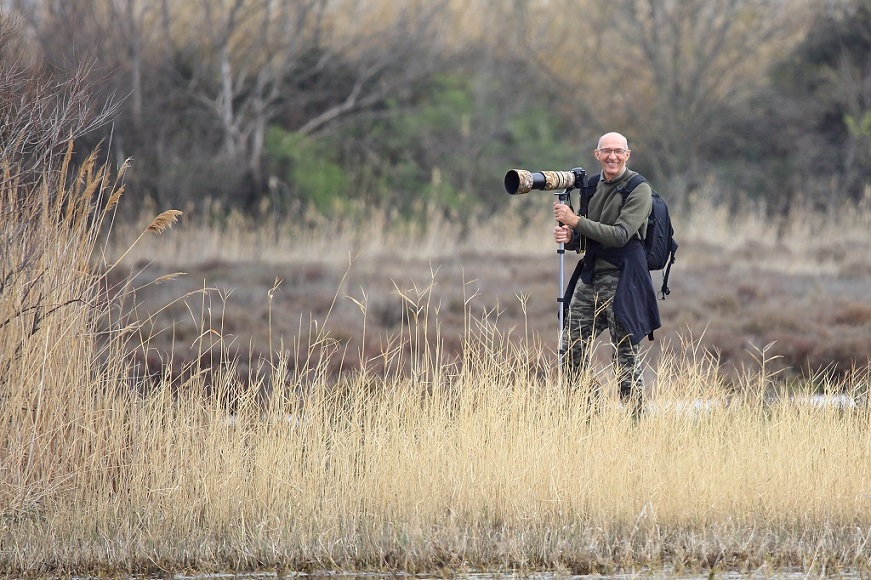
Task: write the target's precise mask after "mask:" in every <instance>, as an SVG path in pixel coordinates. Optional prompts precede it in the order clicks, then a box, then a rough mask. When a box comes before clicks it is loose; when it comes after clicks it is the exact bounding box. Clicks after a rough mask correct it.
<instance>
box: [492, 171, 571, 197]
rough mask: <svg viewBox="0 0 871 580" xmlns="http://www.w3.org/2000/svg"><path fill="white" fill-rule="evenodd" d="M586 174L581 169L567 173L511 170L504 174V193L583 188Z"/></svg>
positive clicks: (513, 193) (514, 193)
mask: <svg viewBox="0 0 871 580" xmlns="http://www.w3.org/2000/svg"><path fill="white" fill-rule="evenodd" d="M585 176H586V172H585V171H584V169H583V168H582V167H575V168H574V169H571V170H569V171H535V172H533V171H527V170H525V169H511V170H509V171H508V173H506V174H505V191H507V192H508V193H509V194H511V195H518V194H521V193H529V192H530V191H532V190H533V189H542V190H545V191H552V190H554V189H572V188H574V187H577V188H583V186H584V177H585Z"/></svg>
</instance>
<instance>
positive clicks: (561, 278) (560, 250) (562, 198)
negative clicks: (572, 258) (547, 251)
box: [556, 189, 571, 374]
mask: <svg viewBox="0 0 871 580" xmlns="http://www.w3.org/2000/svg"><path fill="white" fill-rule="evenodd" d="M570 192H571V189H566V190H565V191H561V192H559V193H557V194H556V195H557V198H558V199H559V202H560V203H566V201H568V199H569V193H570ZM557 223H558V224H559V225H563V223H562V222H557ZM556 253H557V256H558V262H559V274H558V281H557V283H558V286H557V297H556V303H557V308H558V309H559V311H558V312H557V319H558V320H559V328H558V329H557V365H558V367H557V372H558V373H560V374H562V370H563V356H565V345H564V344H563V340H564V338H565V336H564V335H565V333H564V332H563V328H564V326H563V325H564V323H565V320H563V318H564V316H565V307H564V302H565V300H566V297H565V261H566V245H565V244H564V243H562V242H560V243H559V246H558V247H557V251H556ZM569 299H571V296H570V297H569Z"/></svg>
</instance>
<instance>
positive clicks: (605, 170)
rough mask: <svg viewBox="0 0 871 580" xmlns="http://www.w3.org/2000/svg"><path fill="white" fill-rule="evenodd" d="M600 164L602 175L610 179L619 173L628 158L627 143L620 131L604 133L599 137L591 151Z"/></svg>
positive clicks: (621, 171)
mask: <svg viewBox="0 0 871 580" xmlns="http://www.w3.org/2000/svg"><path fill="white" fill-rule="evenodd" d="M593 153H594V154H595V155H596V159H598V160H599V163H600V164H601V165H602V177H604V178H605V181H611V180H612V179H614V178H615V177H617V176H618V175H620V174H621V173H623V169H624V168H625V167H626V161H628V160H629V143H628V142H627V141H626V137H624V136H623V135H621V134H620V133H606V134H604V135H602V137H601V138H600V139H599V147H598V149H596V150H595V151H594V152H593Z"/></svg>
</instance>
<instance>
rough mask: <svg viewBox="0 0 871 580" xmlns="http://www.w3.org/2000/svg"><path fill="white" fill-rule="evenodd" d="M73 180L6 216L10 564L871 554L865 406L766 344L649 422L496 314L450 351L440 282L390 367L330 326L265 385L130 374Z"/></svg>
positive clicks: (662, 565)
mask: <svg viewBox="0 0 871 580" xmlns="http://www.w3.org/2000/svg"><path fill="white" fill-rule="evenodd" d="M69 171H71V176H73V177H75V178H74V179H70V180H69V181H68V185H67V186H65V188H64V189H62V190H61V191H58V192H52V191H42V192H41V194H42V195H41V196H40V197H38V198H36V197H29V198H27V202H25V203H20V202H13V200H16V199H18V200H20V199H22V196H20V195H18V193H20V192H14V191H9V190H7V191H4V192H3V197H2V200H3V202H2V203H3V206H2V208H0V209H2V212H3V215H4V221H3V224H4V225H3V228H4V230H3V235H4V241H5V242H7V243H5V244H4V252H5V254H4V261H3V268H4V270H3V279H4V280H5V281H6V282H5V285H4V286H3V288H2V292H3V293H2V298H3V300H2V302H0V313H2V315H0V322H3V323H4V326H3V334H2V338H0V355H2V363H0V364H2V366H3V376H2V378H0V389H2V390H0V397H2V398H0V407H2V409H0V411H2V414H0V482H2V485H0V510H2V511H0V570H2V571H3V572H5V573H8V574H27V573H30V574H34V575H38V574H46V573H53V574H57V573H67V574H82V573H148V572H152V573H167V572H171V571H178V570H200V571H246V570H263V569H270V570H277V571H279V572H284V571H291V570H293V571H316V570H338V569H344V570H374V571H408V572H428V573H435V572H438V573H443V574H448V573H455V572H462V571H469V570H498V571H506V570H519V571H526V572H528V571H533V570H545V569H546V570H555V571H557V572H566V573H569V572H570V573H589V572H603V573H607V572H611V571H616V570H643V569H653V570H659V569H668V570H671V571H696V572H697V571H701V570H705V571H716V570H719V569H722V570H727V569H728V570H740V571H746V572H752V571H758V570H768V571H779V570H784V569H793V568H795V569H799V570H803V571H808V572H816V573H820V572H831V571H839V570H847V569H849V570H860V571H865V572H867V571H869V569H871V562H869V557H868V554H869V553H871V550H869V539H871V495H869V494H871V430H869V415H868V410H867V407H865V406H862V405H860V406H855V407H850V408H846V409H840V408H837V407H833V406H823V407H815V406H810V405H800V404H797V403H796V402H795V401H794V400H793V399H789V398H783V397H771V392H772V388H773V384H772V381H771V380H770V376H769V374H768V371H767V369H766V364H765V359H764V357H760V364H759V368H758V369H756V370H755V371H754V372H751V373H748V375H747V376H746V377H745V378H744V379H743V381H742V383H741V385H739V388H737V389H736V388H734V387H732V386H729V387H727V386H726V383H725V382H724V381H722V380H721V378H720V376H719V375H718V369H717V364H716V360H715V357H714V356H712V355H711V354H710V353H706V352H703V351H701V350H700V349H699V348H698V346H697V344H695V343H694V342H693V341H691V340H689V341H687V344H685V345H682V348H680V349H676V350H675V351H674V352H666V353H664V355H663V357H662V359H661V362H660V365H659V369H658V376H657V381H656V397H655V398H654V399H653V400H652V401H651V405H650V406H649V408H648V410H647V413H646V415H645V416H644V417H642V418H641V419H640V420H634V419H633V418H632V417H631V416H630V414H628V413H627V412H625V411H624V410H623V409H622V408H621V407H620V406H619V405H618V404H617V403H616V402H615V401H607V404H605V405H603V406H601V407H600V408H598V410H594V409H592V408H591V407H590V406H589V405H588V391H589V390H590V388H591V384H592V381H593V380H594V379H595V380H600V381H605V382H606V383H608V384H607V386H608V387H609V388H608V389H607V391H609V392H616V390H617V389H616V386H615V385H614V384H613V381H614V378H613V377H610V376H606V377H592V376H591V377H586V378H585V380H583V381H582V382H581V384H578V385H571V386H568V385H565V384H563V382H562V381H561V379H560V377H559V376H558V375H556V374H555V373H554V372H552V371H551V370H550V365H549V363H548V353H546V352H545V351H544V349H543V347H542V346H541V343H540V342H539V341H538V340H537V338H536V337H531V336H522V337H521V336H514V335H512V333H511V332H507V331H505V330H503V329H502V328H500V326H499V322H498V317H497V316H495V315H493V316H492V317H490V316H486V315H485V316H482V317H480V318H474V317H472V316H471V313H470V312H469V313H468V314H467V316H468V320H467V323H466V331H465V335H464V337H463V354H462V356H461V357H460V358H459V359H456V360H447V359H446V358H445V357H442V356H441V355H440V353H441V350H440V349H441V346H440V344H441V343H440V338H439V332H438V330H439V307H438V305H437V304H436V303H434V302H432V300H431V298H432V293H431V288H429V287H426V286H423V287H420V288H417V289H415V291H414V292H403V293H402V298H403V323H402V325H401V330H400V331H399V333H398V336H396V337H394V338H393V339H391V340H390V341H387V342H385V346H384V348H383V352H382V354H381V357H382V358H383V359H384V360H385V361H390V362H391V364H383V365H379V366H377V367H375V366H373V367H369V366H367V365H365V364H364V365H362V368H361V370H359V371H355V372H343V373H341V374H340V375H339V377H338V378H331V377H330V376H329V375H328V374H327V373H326V372H320V370H321V368H322V365H324V364H326V363H325V361H326V360H328V359H329V357H330V356H331V353H333V352H335V348H337V347H336V343H335V342H334V341H332V340H331V338H330V337H329V336H328V335H327V334H323V335H319V336H316V337H314V338H315V340H308V341H307V343H306V344H312V345H314V346H312V347H311V349H312V351H310V352H308V353H303V355H304V356H303V360H304V361H306V362H305V363H304V364H300V362H301V361H299V360H298V361H296V362H295V363H294V364H290V362H291V360H290V359H291V358H292V357H295V356H298V354H297V353H293V352H292V351H291V350H289V349H284V350H280V351H279V352H277V353H276V355H275V358H273V359H272V360H270V361H266V360H262V361H253V364H254V365H255V367H257V368H256V370H257V372H252V373H251V375H250V377H249V379H250V380H249V381H248V382H247V383H245V384H239V383H238V381H237V379H236V378H235V377H236V374H235V373H233V372H232V371H233V370H234V365H236V364H238V362H239V361H234V360H223V361H222V364H220V365H218V366H216V367H213V368H209V369H205V368H193V369H190V370H191V372H189V373H187V374H185V375H184V380H181V381H180V380H177V377H174V376H171V375H170V373H169V372H168V371H167V372H165V374H161V375H157V376H152V377H150V378H148V379H147V380H148V381H149V382H148V384H147V385H146V384H144V381H145V380H146V379H136V380H131V378H130V377H131V376H139V375H135V374H131V372H130V371H131V368H132V367H131V365H132V362H131V358H130V356H129V355H130V353H131V351H132V350H134V349H136V348H137V347H138V346H140V345H137V344H136V339H137V338H138V337H140V336H147V334H143V335H140V334H137V332H136V331H137V330H139V329H141V326H142V325H143V324H145V323H147V321H145V322H143V321H138V320H136V319H135V318H134V317H131V316H127V315H126V314H125V313H124V312H121V314H119V310H118V307H117V304H114V302H113V301H114V300H118V299H122V300H124V299H127V298H128V297H127V296H125V295H124V292H125V288H126V286H124V284H126V283H122V285H121V286H118V287H114V290H112V289H111V288H110V290H108V291H107V289H106V284H107V282H106V281H107V279H108V278H107V276H106V275H105V272H107V271H111V270H112V264H113V263H114V262H112V261H108V262H106V261H105V258H104V256H103V255H102V254H101V252H100V245H99V243H98V240H99V239H100V238H101V235H102V233H105V232H106V231H107V229H111V228H110V227H109V226H111V223H110V222H111V220H108V222H109V223H107V216H110V215H111V213H110V212H111V206H112V205H113V204H114V203H115V202H116V201H117V198H118V196H119V195H120V192H121V186H120V185H119V184H120V181H117V180H113V179H110V177H109V172H108V171H106V170H105V169H101V168H99V167H98V164H97V163H96V159H95V158H94V157H91V158H90V159H89V160H88V161H87V162H86V163H85V164H84V165H83V166H82V168H81V169H80V170H75V171H73V170H72V169H70V170H69ZM4 183H10V184H14V180H6V181H4ZM6 187H7V188H12V187H14V185H7V186H6ZM6 216H8V218H9V219H5V218H6ZM175 217H177V213H175V212H164V213H162V214H160V215H159V216H158V218H157V219H156V220H153V221H152V222H151V224H150V226H152V227H151V229H152V230H157V231H160V230H162V229H164V228H165V227H167V226H169V225H170V224H171V223H172V221H173V220H174V219H175ZM21 224H26V227H19V226H20V225H21ZM147 229H148V228H144V229H143V230H141V231H145V230H147ZM134 242H135V239H134ZM107 295H108V298H107ZM358 305H359V307H360V308H361V311H362V312H363V315H364V316H366V314H367V310H368V305H367V304H366V303H365V300H360V301H358ZM4 321H5V322H4ZM203 327H204V328H205V327H208V325H207V324H205V322H204V324H203ZM206 334H208V333H204V336H203V337H202V338H203V339H205V338H206ZM145 340H147V338H146V339H145ZM218 346H219V347H220V346H221V345H220V344H219V345H218ZM219 350H221V349H219ZM168 362H169V361H168ZM364 362H365V361H364ZM374 368H377V369H378V370H377V371H376V370H373V369H374ZM868 379H869V377H868V375H867V373H861V372H860V373H858V374H857V376H856V377H854V380H855V383H856V384H857V385H864V384H867V382H868ZM228 402H232V404H231V405H228Z"/></svg>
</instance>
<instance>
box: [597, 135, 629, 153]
mask: <svg viewBox="0 0 871 580" xmlns="http://www.w3.org/2000/svg"><path fill="white" fill-rule="evenodd" d="M606 141H607V142H608V143H619V146H620V147H622V148H623V149H629V142H628V141H627V140H626V137H624V136H623V135H621V134H620V133H615V132H613V131H612V132H611V133H605V134H604V135H602V136H601V137H599V145H598V147H597V149H601V148H602V147H603V143H604V142H606Z"/></svg>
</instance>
